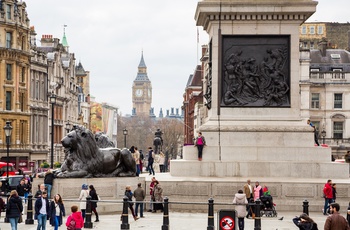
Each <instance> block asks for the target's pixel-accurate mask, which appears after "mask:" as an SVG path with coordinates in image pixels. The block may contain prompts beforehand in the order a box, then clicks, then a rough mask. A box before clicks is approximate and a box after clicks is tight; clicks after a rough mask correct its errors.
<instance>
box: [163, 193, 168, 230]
mask: <svg viewBox="0 0 350 230" xmlns="http://www.w3.org/2000/svg"><path fill="white" fill-rule="evenodd" d="M162 230H169V198H168V197H165V198H164V210H163V225H162Z"/></svg>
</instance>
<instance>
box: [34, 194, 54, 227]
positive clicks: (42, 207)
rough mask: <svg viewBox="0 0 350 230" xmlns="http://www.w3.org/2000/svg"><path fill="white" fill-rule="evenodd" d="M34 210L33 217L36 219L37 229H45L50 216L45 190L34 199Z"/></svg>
mask: <svg viewBox="0 0 350 230" xmlns="http://www.w3.org/2000/svg"><path fill="white" fill-rule="evenodd" d="M34 210H35V215H34V219H36V220H38V228H37V230H40V229H42V230H45V229H46V228H45V227H46V221H47V220H48V219H49V217H50V209H49V200H48V199H47V193H46V192H45V191H44V192H42V194H41V197H39V198H37V199H36V201H35V206H34Z"/></svg>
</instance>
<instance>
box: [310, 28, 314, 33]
mask: <svg viewBox="0 0 350 230" xmlns="http://www.w3.org/2000/svg"><path fill="white" fill-rule="evenodd" d="M310 34H315V26H310Z"/></svg>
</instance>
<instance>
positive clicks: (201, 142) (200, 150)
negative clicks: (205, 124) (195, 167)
mask: <svg viewBox="0 0 350 230" xmlns="http://www.w3.org/2000/svg"><path fill="white" fill-rule="evenodd" d="M194 145H195V146H197V149H198V160H199V161H201V160H202V155H203V148H204V146H205V145H206V142H205V138H204V136H202V132H198V136H197V137H196V140H195V142H194Z"/></svg>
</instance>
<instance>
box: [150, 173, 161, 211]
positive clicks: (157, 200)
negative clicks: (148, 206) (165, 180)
mask: <svg viewBox="0 0 350 230" xmlns="http://www.w3.org/2000/svg"><path fill="white" fill-rule="evenodd" d="M153 201H154V203H153V211H152V212H157V210H160V211H161V212H163V210H164V208H163V188H162V187H161V186H160V184H159V181H157V180H156V181H155V182H154V188H153Z"/></svg>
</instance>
